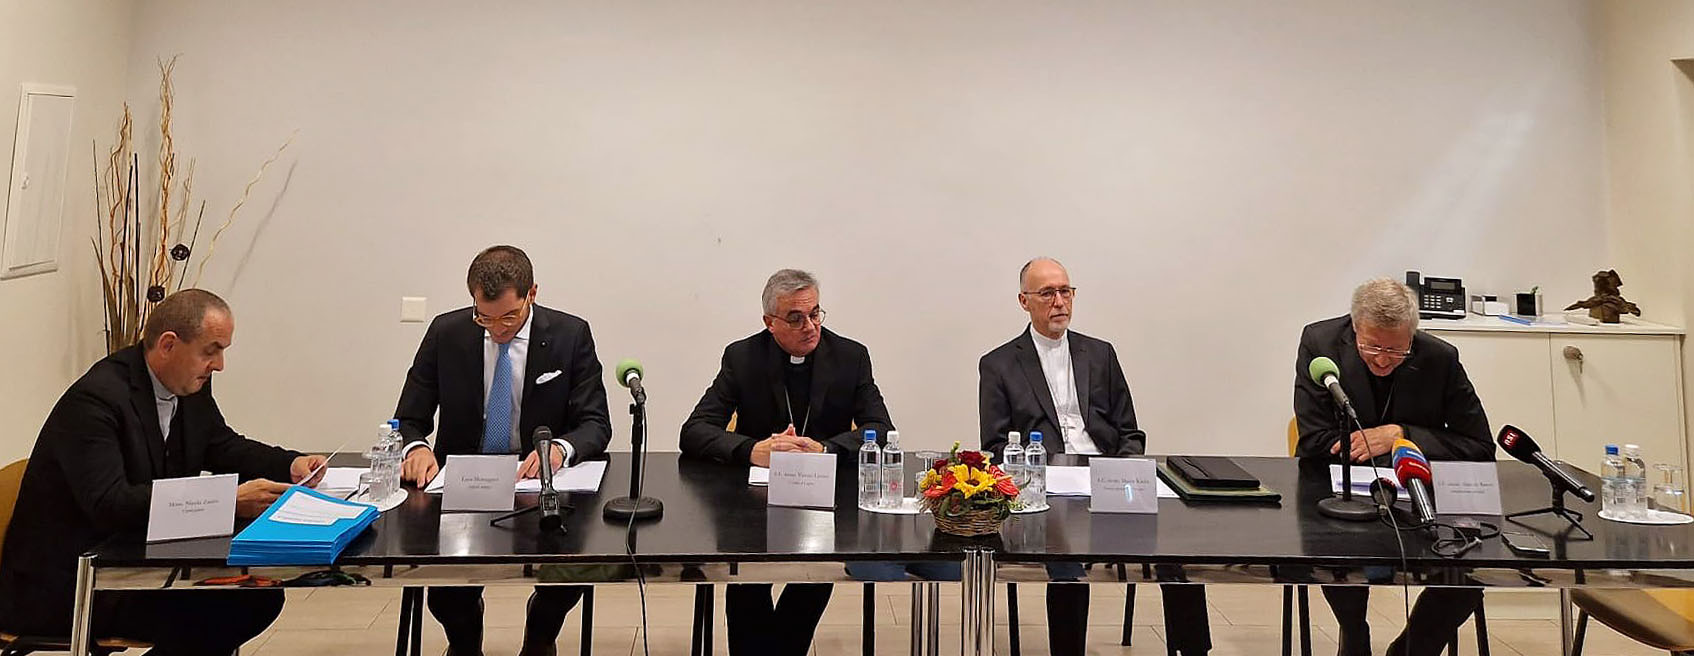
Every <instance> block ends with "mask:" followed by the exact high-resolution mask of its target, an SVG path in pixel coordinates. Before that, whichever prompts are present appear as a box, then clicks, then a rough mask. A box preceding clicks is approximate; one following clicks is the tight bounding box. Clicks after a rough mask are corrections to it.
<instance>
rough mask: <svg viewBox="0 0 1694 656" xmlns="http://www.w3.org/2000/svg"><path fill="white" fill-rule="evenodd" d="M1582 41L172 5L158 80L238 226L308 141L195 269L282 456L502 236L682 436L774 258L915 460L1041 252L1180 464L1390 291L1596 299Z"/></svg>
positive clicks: (1269, 20)
mask: <svg viewBox="0 0 1694 656" xmlns="http://www.w3.org/2000/svg"><path fill="white" fill-rule="evenodd" d="M1595 41H1596V34H1595V28H1594V25H1593V20H1592V17H1591V15H1590V6H1589V5H1588V4H1587V3H1586V2H1582V1H1578V0H1567V1H1560V2H1546V1H1539V0H1524V1H1519V2H1494V3H1473V2H1424V3H1413V4H1383V3H1356V2H1344V1H1333V2H1320V1H1302V2H1283V3H1261V2H1249V1H1240V2H1210V3H1186V2H1140V3H1086V2H1063V3H1045V4H1040V5H1037V4H1032V3H1011V2H1007V3H978V2H930V3H899V2H855V3H834V6H824V5H823V3H786V2H749V1H736V2H727V1H720V2H673V3H559V2H542V1H531V2H509V3H500V4H498V5H477V4H475V3H463V2H449V1H445V0H427V1H426V0H419V1H413V2H404V3H401V2H356V3H349V2H328V1H323V0H316V1H302V2H288V3H261V2H223V1H218V0H157V1H153V2H147V3H144V4H142V5H141V6H140V7H139V8H138V12H137V17H136V32H135V39H134V47H133V49H132V50H131V51H130V52H131V61H132V62H134V65H132V66H131V68H130V76H129V90H130V94H131V96H132V97H147V94H148V93H150V91H151V90H152V88H153V85H155V84H156V77H155V75H154V73H153V71H152V69H151V67H150V65H145V64H147V63H148V62H151V61H152V58H153V57H155V56H157V55H167V54H171V53H182V55H183V59H182V62H181V64H180V66H179V68H178V71H179V76H178V78H177V89H178V96H177V100H178V103H177V119H178V127H179V131H178V144H179V146H180V147H181V149H182V150H183V151H184V152H187V153H193V154H195V155H197V156H198V157H199V163H200V172H199V177H198V179H197V185H196V188H197V191H198V194H199V195H200V196H202V197H206V198H209V199H211V201H212V204H211V208H212V209H211V210H209V211H208V215H209V216H217V217H221V216H222V215H223V213H224V212H225V211H226V209H227V207H228V206H229V204H230V203H231V202H232V201H233V200H234V198H235V196H236V195H237V193H238V191H239V187H240V185H241V184H243V183H245V182H246V180H247V178H248V177H249V176H251V175H252V173H253V170H254V169H255V167H256V166H257V164H258V163H259V162H260V161H261V160H262V159H263V158H264V157H265V156H267V155H268V154H269V153H270V151H271V150H272V149H273V148H274V147H275V146H276V145H277V144H278V143H279V142H280V141H281V140H282V139H283V138H284V137H285V136H286V135H287V134H288V133H289V132H290V131H291V130H293V129H295V128H299V129H300V130H301V137H300V139H299V141H298V142H297V143H296V147H295V149H294V150H293V151H291V153H290V155H289V156H287V157H285V158H284V159H283V161H282V162H280V163H279V165H278V166H277V167H275V168H273V170H272V172H271V174H270V175H269V176H268V177H267V179H266V181H265V182H264V183H262V184H261V185H260V186H258V187H257V188H256V189H255V196H254V200H253V201H252V202H251V203H250V204H249V206H248V207H247V209H246V211H245V213H244V215H243V217H242V218H241V219H240V221H239V222H238V224H237V225H236V226H235V227H234V228H232V229H231V230H230V231H229V233H227V234H226V236H225V237H224V243H223V245H221V246H220V248H219V252H218V255H217V257H216V259H215V261H214V262H213V264H212V266H211V267H210V268H209V269H208V276H207V280H206V281H205V284H206V286H207V287H209V288H212V289H214V290H217V291H220V292H224V293H226V294H227V295H228V296H229V298H230V299H231V301H232V302H233V303H234V304H235V307H236V312H237V316H238V325H239V330H238V331H237V335H236V338H237V339H236V341H237V347H236V348H235V349H233V350H232V351H231V352H230V354H229V366H230V369H229V371H228V372H227V373H226V374H224V375H223V376H222V378H221V379H220V382H219V387H218V389H219V397H220V401H221V403H222V404H223V406H224V408H225V412H226V414H227V415H228V416H229V417H230V418H231V421H232V422H233V423H234V424H235V425H237V426H238V427H241V428H244V429H246V430H247V432H249V433H251V434H254V435H256V436H261V437H265V438H268V439H273V440H278V441H283V442H287V443H290V444H293V445H295V446H299V447H309V448H317V449H328V448H333V447H335V446H337V445H338V444H341V443H343V442H344V441H345V440H348V439H352V440H353V441H355V443H358V444H362V443H363V442H364V441H365V440H366V439H367V438H368V435H367V433H368V432H369V431H368V430H366V429H367V427H368V426H369V425H370V424H371V423H373V422H374V421H377V420H379V419H382V418H386V417H387V416H389V414H390V413H391V412H392V409H393V406H394V402H395V399H396V397H397V395H398V392H399V387H400V382H401V378H402V376H403V374H404V371H405V367H406V365H407V364H408V362H409V361H410V357H411V355H412V353H413V350H414V349H415V348H416V346H417V342H418V339H419V337H420V336H421V332H422V326H421V325H413V324H400V323H398V322H397V318H398V310H399V298H400V297H401V296H403V295H425V296H428V297H430V310H431V311H432V312H436V311H441V310H446V309H449V308H452V307H458V306H460V305H463V304H465V303H466V293H465V290H464V286H463V272H464V268H465V266H466V264H468V261H469V259H470V257H471V256H472V255H473V254H474V253H475V252H476V251H477V250H478V249H479V248H481V247H483V246H486V245H488V244H492V243H498V242H511V243H516V244H518V245H521V246H523V247H524V248H526V249H527V250H528V251H529V252H530V254H531V255H532V256H533V257H534V258H535V260H536V261H537V263H538V276H539V279H540V284H541V297H542V300H543V302H544V303H547V304H549V305H552V306H553V307H558V308H562V309H565V310H567V311H570V312H573V313H576V314H578V315H581V316H584V317H586V318H588V319H589V320H590V321H591V322H592V323H593V326H594V328H595V330H596V337H597V339H598V340H599V346H600V354H601V358H602V361H604V362H606V363H608V364H610V363H614V362H616V361H617V359H619V358H621V357H624V356H631V355H633V356H637V357H640V358H642V359H643V360H645V361H646V362H647V364H648V369H649V376H650V382H649V384H648V389H649V391H650V392H651V395H652V398H653V402H652V425H653V428H652V437H653V448H655V449H670V448H674V447H675V444H676V428H677V426H678V425H679V424H680V423H681V421H682V419H683V418H684V417H685V416H686V415H687V413H688V411H689V410H690V409H691V408H692V406H693V403H694V402H695V400H696V399H697V398H698V395H699V393H700V391H701V390H702V389H703V388H704V387H705V386H706V385H707V383H708V382H709V381H710V379H711V377H712V375H713V373H714V372H715V370H716V367H717V363H718V356H719V354H720V353H721V349H722V347H723V346H724V344H726V343H728V342H730V341H732V340H735V339H739V338H741V337H743V336H746V335H748V334H751V333H752V332H754V331H755V330H756V329H757V328H758V327H759V318H758V315H759V309H758V305H757V296H758V292H759V287H760V286H761V284H762V283H763V281H764V278H765V276H766V275H768V274H769V273H770V272H771V271H772V270H774V269H776V268H778V267H782V266H798V267H805V268H809V269H811V270H813V271H815V272H816V273H817V274H819V275H820V277H821V278H822V279H823V283H824V288H823V304H824V306H825V307H826V308H827V309H828V310H829V311H830V320H829V325H830V326H831V327H832V328H834V329H835V330H837V331H839V332H842V333H844V334H846V335H848V336H851V337H853V338H856V339H858V340H860V341H863V342H864V343H866V344H867V345H869V346H870V348H871V352H872V355H873V358H874V360H875V363H876V366H877V373H878V381H879V382H880V383H881V385H882V389H883V392H884V393H885V395H886V396H887V397H888V399H889V406H890V408H891V410H892V411H893V413H894V419H895V422H896V423H897V424H899V425H900V426H901V427H902V428H903V431H902V433H903V434H904V435H905V436H906V437H907V441H908V445H909V446H916V447H941V446H945V445H946V444H948V443H950V442H951V441H953V440H962V441H964V442H966V443H967V444H971V443H973V442H974V440H975V439H976V435H977V428H976V424H977V419H976V384H977V381H976V367H975V365H976V359H977V358H978V357H979V356H980V355H981V354H982V353H983V352H985V351H987V350H988V349H990V348H992V347H994V346H996V345H998V344H1000V343H1001V342H1003V341H1005V340H1006V339H1008V338H1010V337H1011V336H1013V335H1015V334H1017V333H1018V332H1019V331H1020V330H1021V329H1022V327H1023V325H1024V322H1025V319H1026V318H1025V317H1023V316H1022V315H1021V314H1020V313H1019V311H1018V308H1017V305H1016V301H1015V297H1014V293H1015V291H1016V287H1015V284H1016V281H1015V280H1014V276H1015V272H1016V270H1017V268H1018V266H1019V265H1020V264H1021V263H1022V262H1023V261H1024V260H1025V259H1026V258H1028V257H1030V256H1032V255H1036V254H1049V255H1053V256H1057V257H1059V258H1061V259H1062V260H1064V261H1065V262H1066V264H1068V265H1069V266H1070V269H1071V272H1072V276H1073V280H1074V282H1075V284H1076V285H1077V286H1078V287H1079V288H1081V290H1082V291H1081V293H1080V295H1079V297H1078V301H1077V303H1078V314H1077V317H1076V321H1075V328H1076V329H1077V330H1079V331H1082V332H1086V333H1089V334H1093V335H1095V336H1098V337H1102V338H1105V339H1108V340H1111V341H1113V342H1115V343H1116V344H1117V346H1118V351H1119V353H1120V355H1121V356H1122V358H1123V366H1124V369H1125V371H1126V372H1127V373H1128V376H1129V379H1130V384H1131V387H1132V389H1133V390H1134V392H1135V400H1136V404H1137V409H1138V411H1139V412H1140V415H1141V418H1142V424H1143V427H1144V428H1146V429H1148V430H1149V431H1150V433H1151V435H1152V437H1151V443H1150V448H1151V450H1153V451H1157V452H1173V451H1185V452H1196V453H1264V454H1270V453H1280V452H1282V451H1283V449H1284V445H1285V442H1284V438H1283V435H1284V433H1283V431H1284V426H1285V424H1286V421H1287V418H1288V417H1289V415H1290V413H1291V408H1290V399H1291V391H1290V384H1291V378H1292V376H1293V371H1292V369H1293V367H1292V360H1293V357H1294V349H1295V341H1296V339H1297V337H1298V331H1299V327H1300V326H1301V325H1302V324H1304V323H1306V322H1308V321H1311V320H1314V319H1318V318H1323V317H1327V316H1333V315H1336V314H1340V313H1342V312H1344V311H1345V308H1346V299H1347V294H1348V292H1349V291H1350V289H1351V288H1352V286H1353V285H1354V284H1356V283H1357V282H1359V281H1360V280H1362V279H1363V278H1366V277H1369V276H1374V275H1396V276H1397V275H1399V273H1400V272H1402V271H1403V270H1405V269H1407V268H1420V269H1424V270H1425V271H1426V272H1430V273H1435V274H1457V275H1462V276H1464V277H1465V278H1466V279H1467V281H1468V282H1470V283H1472V286H1473V287H1479V288H1487V289H1491V290H1498V291H1512V290H1516V289H1523V288H1528V287H1529V286H1531V285H1535V284H1540V285H1542V286H1543V289H1544V290H1546V292H1547V296H1548V298H1549V301H1550V302H1568V300H1574V299H1576V298H1581V297H1584V296H1586V294H1587V286H1588V285H1587V281H1588V275H1589V274H1590V273H1591V272H1592V271H1593V270H1595V269H1596V268H1599V267H1601V266H1603V265H1606V264H1608V262H1607V255H1608V250H1607V245H1606V244H1607V239H1608V233H1607V231H1606V228H1605V224H1604V222H1603V213H1604V211H1605V206H1604V204H1603V193H1602V168H1601V159H1602V157H1601V156H1602V120H1601V113H1600V108H1601V95H1600V89H1601V82H1600V79H1599V71H1598V69H1597V62H1596V47H1597V45H1596V42H1595ZM146 115H147V112H143V116H146ZM143 122H145V119H143ZM208 222H210V219H209V220H208ZM608 384H610V383H609V382H608ZM611 398H612V399H613V400H614V402H613V404H612V412H613V419H614V424H615V425H616V427H617V429H618V431H619V433H618V435H617V439H616V443H615V444H616V448H626V445H627V439H628V437H627V434H626V433H625V432H624V431H626V430H627V428H628V420H627V416H626V415H624V403H623V402H622V401H620V400H619V399H621V398H623V397H622V394H621V392H620V391H618V390H616V389H615V388H614V389H613V390H612V397H611ZM1485 401H1486V399H1485ZM1494 419H1495V421H1496V422H1501V421H1510V420H1511V418H1510V417H1496V418H1494Z"/></svg>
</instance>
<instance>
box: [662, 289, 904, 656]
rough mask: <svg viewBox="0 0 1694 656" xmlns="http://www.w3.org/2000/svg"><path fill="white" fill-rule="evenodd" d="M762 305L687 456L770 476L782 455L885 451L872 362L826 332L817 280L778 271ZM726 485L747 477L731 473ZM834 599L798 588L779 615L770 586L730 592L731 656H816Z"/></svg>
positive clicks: (730, 352)
mask: <svg viewBox="0 0 1694 656" xmlns="http://www.w3.org/2000/svg"><path fill="white" fill-rule="evenodd" d="M760 301H761V303H762V305H763V308H764V324H765V326H764V329H763V330H760V331H759V332H758V333H756V334H754V335H753V336H751V337H748V338H745V339H742V340H740V341H737V342H735V343H733V344H730V345H729V346H728V347H727V348H725V349H724V352H723V361H722V365H721V367H720V368H719V370H718V375H717V378H716V379H714V380H713V381H712V385H711V387H708V388H706V393H705V394H704V395H702V396H701V397H700V402H699V403H698V404H696V405H695V406H694V412H693V414H691V415H689V417H688V421H686V422H684V423H683V425H682V439H681V447H682V455H683V456H685V457H692V458H700V459H704V460H710V461H714V462H719V463H725V464H730V465H741V466H748V465H752V466H758V467H769V466H770V462H771V453H773V452H798V453H837V454H846V457H849V458H850V457H852V454H853V453H854V451H855V450H856V449H858V448H859V447H860V446H861V445H863V444H864V438H863V436H862V435H863V434H862V432H861V431H864V430H875V431H876V433H877V439H878V441H879V442H880V441H882V440H883V439H884V438H883V436H885V435H886V434H887V433H888V431H889V430H891V429H893V425H892V424H893V422H892V421H891V420H889V418H888V408H887V407H886V406H884V405H883V402H882V392H880V391H879V390H878V389H877V386H876V379H875V378H874V377H872V375H871V358H870V352H869V351H868V350H867V349H866V348H865V346H864V345H863V344H860V343H858V342H855V341H853V340H850V339H847V338H846V337H842V336H840V335H837V334H835V333H834V332H832V331H830V330H828V329H825V328H824V327H823V321H824V310H823V306H822V305H820V303H819V299H818V281H817V278H815V277H813V276H812V274H810V273H807V272H805V271H797V270H794V269H783V270H781V271H777V272H776V273H775V274H772V275H771V277H770V279H769V280H767V281H766V282H765V289H764V292H763V293H762V294H761V295H760ZM731 417H734V418H735V430H734V431H733V432H731V431H730V430H728V429H727V426H728V425H729V422H730V418H731ZM855 424H856V425H857V428H856V429H855ZM725 475H728V476H736V477H744V476H746V472H744V471H742V470H739V469H734V470H730V469H727V468H726V471H725ZM829 595H830V584H827V583H790V584H788V585H787V586H785V587H784V588H783V590H782V598H781V600H780V601H778V602H777V603H776V604H775V605H774V606H773V605H772V604H771V586H770V585H768V584H733V585H730V586H729V589H728V592H727V594H726V596H725V610H726V613H727V614H728V619H729V650H730V653H731V654H735V655H738V656H746V655H751V654H774V655H776V656H788V655H791V656H802V655H804V654H806V653H808V651H809V650H810V646H811V642H812V636H813V634H814V633H815V632H816V630H817V625H818V620H819V619H820V618H821V617H822V616H823V611H824V608H825V607H826V606H828V605H829Z"/></svg>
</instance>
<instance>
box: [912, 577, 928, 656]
mask: <svg viewBox="0 0 1694 656" xmlns="http://www.w3.org/2000/svg"><path fill="white" fill-rule="evenodd" d="M930 585H932V584H929V583H920V582H914V583H912V656H926V655H927V654H928V652H925V651H924V647H925V646H927V645H928V644H929V640H928V639H927V637H926V636H925V635H924V630H925V629H928V628H929V614H928V609H927V608H926V605H925V604H926V602H927V601H928V600H929V591H928V590H927V588H928V587H929V586H930Z"/></svg>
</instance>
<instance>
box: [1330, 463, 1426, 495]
mask: <svg viewBox="0 0 1694 656" xmlns="http://www.w3.org/2000/svg"><path fill="white" fill-rule="evenodd" d="M1352 476H1353V494H1363V495H1365V500H1366V501H1370V484H1371V481H1374V480H1376V479H1379V478H1386V479H1388V480H1391V481H1398V480H1399V479H1396V478H1395V477H1394V470H1392V469H1389V468H1387V467H1369V466H1366V465H1353V471H1352ZM1394 487H1395V489H1398V490H1399V491H1400V494H1399V499H1400V500H1401V501H1411V500H1412V494H1411V493H1410V492H1407V491H1406V490H1405V488H1401V487H1400V484H1399V483H1398V482H1396V483H1395V484H1394ZM1329 491H1330V492H1340V491H1341V465H1330V466H1329Z"/></svg>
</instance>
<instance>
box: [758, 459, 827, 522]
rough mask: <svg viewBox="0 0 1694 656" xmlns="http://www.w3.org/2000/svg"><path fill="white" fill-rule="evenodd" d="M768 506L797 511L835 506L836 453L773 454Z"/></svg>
mask: <svg viewBox="0 0 1694 656" xmlns="http://www.w3.org/2000/svg"><path fill="white" fill-rule="evenodd" d="M770 488H771V489H770V494H769V496H768V497H766V498H767V503H769V504H770V505H773V506H791V507H796V508H834V507H835V454H832V453H787V452H780V451H779V452H775V453H772V454H771V477H770Z"/></svg>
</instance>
